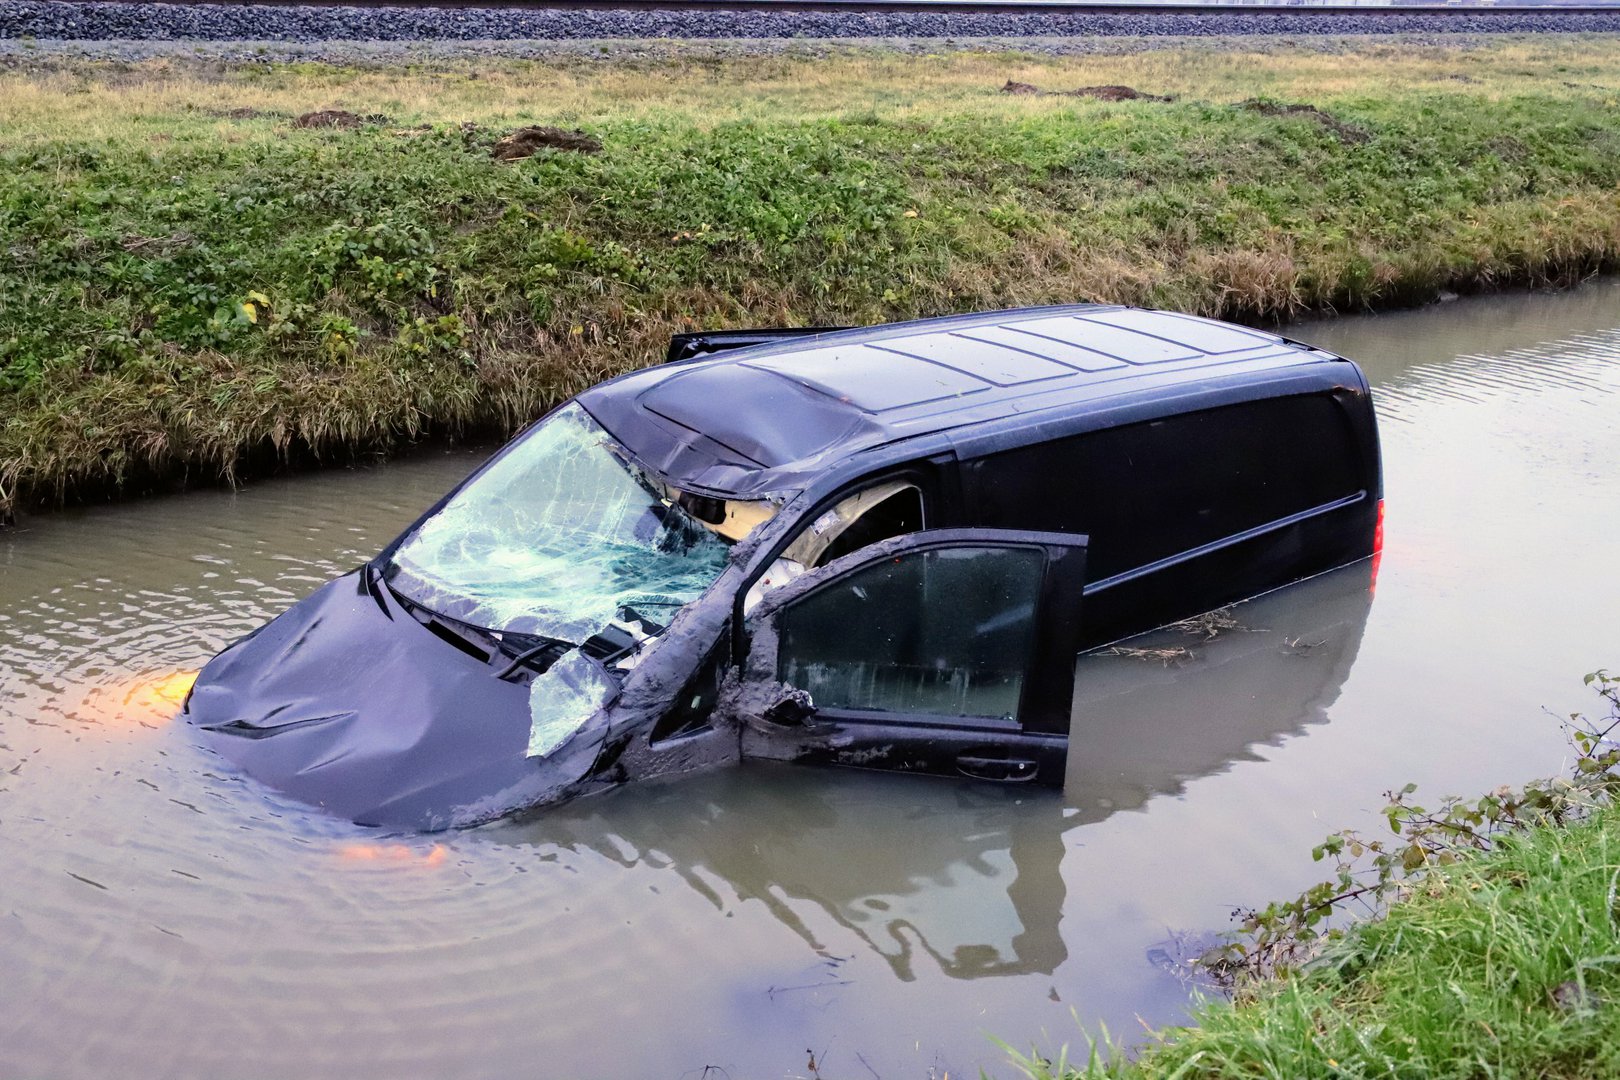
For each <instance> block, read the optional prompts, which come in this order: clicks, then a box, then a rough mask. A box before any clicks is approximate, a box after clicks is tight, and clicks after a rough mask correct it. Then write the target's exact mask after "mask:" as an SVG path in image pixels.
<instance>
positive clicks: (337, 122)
mask: <svg viewBox="0 0 1620 1080" xmlns="http://www.w3.org/2000/svg"><path fill="white" fill-rule="evenodd" d="M386 123H388V117H386V116H384V115H383V114H382V113H371V114H370V115H368V116H357V115H356V114H354V113H352V112H349V111H348V110H347V109H320V110H317V111H316V112H307V113H305V114H304V115H302V116H300V117H298V118H297V119H295V120H294V121H293V127H301V128H326V127H330V128H357V127H359V126H361V125H362V124H386Z"/></svg>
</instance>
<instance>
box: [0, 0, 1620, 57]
mask: <svg viewBox="0 0 1620 1080" xmlns="http://www.w3.org/2000/svg"><path fill="white" fill-rule="evenodd" d="M1540 31H1555V32H1563V33H1570V32H1609V33H1620V0H1611V2H1610V3H1607V4H1594V3H1590V2H1587V3H1582V4H1557V5H1551V4H1549V5H1538V4H1529V3H1524V2H1523V0H1517V2H1513V3H1502V4H1491V5H1485V4H1443V3H1432V2H1430V3H1421V4H1402V5H1399V6H1396V5H1388V4H1385V5H1366V6H1362V5H1357V4H1351V3H1345V2H1343V0H1339V2H1336V3H1328V4H1318V5H1285V4H1278V3H1275V2H1269V3H1254V4H1245V3H1234V2H1233V0H1217V2H1214V3H1208V4H1200V3H1194V2H1189V0H1150V2H1144V3H1131V2H1128V0H167V2H161V3H151V2H141V3H135V2H129V0H0V39H6V38H12V39H16V38H23V37H29V38H36V39H40V40H53V39H54V40H73V41H123V42H137V41H140V42H159V41H171V42H178V41H216V42H242V41H280V42H305V43H312V42H323V41H324V42H330V41H353V42H361V41H369V42H384V41H397V42H404V41H451V40H459V41H476V40H483V41H493V40H501V41H524V40H527V41H541V40H544V41H560V40H595V39H653V38H663V39H674V38H683V39H704V40H720V39H744V38H749V39H754V38H757V39H765V38H773V39H823V38H908V39H925V38H929V39H975V38H995V37H1005V38H1025V37H1050V38H1102V37H1120V36H1130V37H1174V36H1190V37H1216V36H1223V37H1224V36H1244V35H1278V34H1314V35H1327V36H1335V35H1381V34H1426V35H1436V34H1440V35H1443V34H1454V33H1468V34H1479V33H1532V32H1540ZM125 51H126V52H130V53H131V54H133V51H134V50H130V49H126V50H125Z"/></svg>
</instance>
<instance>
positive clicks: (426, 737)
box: [185, 567, 607, 830]
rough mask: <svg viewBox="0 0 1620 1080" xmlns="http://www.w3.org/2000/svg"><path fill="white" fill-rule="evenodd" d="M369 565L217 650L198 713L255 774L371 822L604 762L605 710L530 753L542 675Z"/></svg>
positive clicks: (455, 806) (557, 779)
mask: <svg viewBox="0 0 1620 1080" xmlns="http://www.w3.org/2000/svg"><path fill="white" fill-rule="evenodd" d="M371 574H372V571H371V570H370V568H369V567H368V568H362V569H360V570H356V571H354V572H351V573H349V574H345V575H344V576H342V577H340V578H338V579H336V580H335V581H332V582H329V583H328V584H326V585H325V586H323V587H322V588H320V589H319V590H317V591H316V592H315V593H314V594H312V595H311V596H309V597H308V598H306V599H305V600H303V601H301V602H299V603H298V604H296V605H294V606H293V607H292V608H290V609H289V610H288V611H286V612H284V613H283V614H282V615H280V616H279V617H278V618H276V619H275V620H273V621H272V622H270V623H268V624H267V625H265V626H264V627H262V628H261V629H259V630H258V631H256V632H254V633H252V634H250V635H249V636H248V637H246V638H244V639H242V640H241V641H239V642H237V643H236V644H235V645H233V646H231V647H230V648H228V649H226V650H225V651H224V652H222V653H220V654H219V655H218V656H216V657H215V658H214V659H213V660H212V661H211V662H210V663H209V664H208V666H207V667H205V668H203V670H202V672H201V674H200V675H199V676H198V678H197V684H196V687H195V689H193V691H192V693H191V697H190V699H189V700H188V701H187V703H186V707H185V716H186V719H187V721H188V722H189V723H191V724H193V725H195V726H196V727H198V728H201V729H202V730H204V731H205V732H207V733H208V742H209V744H210V745H211V746H212V747H213V748H214V749H216V750H217V751H219V753H221V754H222V755H224V756H225V757H226V758H228V759H229V760H230V761H231V762H233V763H234V764H235V765H237V766H238V767H240V768H241V769H242V770H243V771H244V772H246V773H247V774H248V775H250V776H252V777H254V778H255V779H257V780H260V781H262V782H264V783H265V784H268V785H270V786H271V787H274V788H277V789H279V790H281V791H284V792H286V793H287V794H289V795H291V796H292V797H294V798H296V799H299V800H301V801H303V802H308V803H312V804H314V805H316V806H320V807H322V808H324V809H326V810H328V811H330V812H332V813H334V814H340V815H342V816H343V817H346V818H349V819H351V820H353V821H356V822H358V823H360V824H365V825H382V826H387V827H390V828H409V829H424V830H435V829H444V828H451V827H455V826H462V825H471V824H476V823H478V822H480V821H487V820H490V819H492V818H495V817H499V816H501V815H502V814H505V813H509V812H511V811H513V810H516V809H521V808H523V807H527V806H533V805H536V804H538V803H542V802H547V801H551V800H552V799H555V798H559V797H561V796H563V795H564V794H566V793H567V791H568V789H569V788H570V787H571V786H573V785H574V784H576V783H577V782H578V781H580V780H582V779H583V778H584V777H585V776H586V775H587V774H588V773H589V771H590V770H591V768H592V767H593V765H594V764H595V762H596V759H597V756H598V752H599V751H600V749H601V745H602V741H603V735H604V734H605V732H606V730H607V725H606V722H605V720H604V719H603V717H602V716H601V715H600V714H598V715H597V716H594V717H592V718H591V719H590V720H588V721H586V722H585V724H584V726H583V727H582V728H581V729H580V730H579V731H578V732H576V733H575V734H574V735H573V736H572V737H571V738H569V739H568V740H567V741H566V742H565V743H563V744H562V745H561V746H559V747H557V748H556V750H555V752H554V753H552V754H550V755H548V756H546V757H545V758H543V759H536V758H530V757H527V756H525V755H526V752H527V750H528V748H529V742H530V734H531V727H532V718H531V715H530V688H529V687H528V686H526V685H524V684H523V683H522V682H510V681H505V680H502V679H498V678H496V677H495V676H496V673H497V671H498V670H499V668H498V667H496V666H492V665H491V664H489V663H483V662H480V661H479V660H478V659H477V658H476V657H474V656H471V655H469V654H468V653H466V652H464V651H462V650H461V649H458V648H456V647H455V646H454V645H452V644H450V643H448V642H447V641H444V640H442V639H440V638H439V637H438V636H436V635H435V634H434V633H433V632H432V631H431V630H429V629H428V628H427V627H425V626H423V625H422V624H421V623H419V622H417V621H416V620H415V619H413V618H412V617H411V616H410V615H409V614H408V613H407V612H406V611H405V610H404V609H403V608H401V607H400V606H399V605H398V603H397V602H396V601H395V600H394V599H393V597H392V596H391V595H390V594H389V593H388V590H387V589H386V588H384V587H382V586H381V585H374V584H373V582H372V579H371Z"/></svg>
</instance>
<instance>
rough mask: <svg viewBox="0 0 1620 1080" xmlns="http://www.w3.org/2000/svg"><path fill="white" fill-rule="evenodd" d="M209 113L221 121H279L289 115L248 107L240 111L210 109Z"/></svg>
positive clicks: (239, 109)
mask: <svg viewBox="0 0 1620 1080" xmlns="http://www.w3.org/2000/svg"><path fill="white" fill-rule="evenodd" d="M208 113H209V115H210V116H217V117H219V118H220V119H221V120H264V119H267V118H273V119H277V120H279V119H282V118H284V117H285V116H286V115H287V114H286V113H284V112H270V111H267V110H265V109H251V108H246V107H244V108H238V109H209V110H208Z"/></svg>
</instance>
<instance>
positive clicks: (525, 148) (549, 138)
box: [490, 127, 602, 161]
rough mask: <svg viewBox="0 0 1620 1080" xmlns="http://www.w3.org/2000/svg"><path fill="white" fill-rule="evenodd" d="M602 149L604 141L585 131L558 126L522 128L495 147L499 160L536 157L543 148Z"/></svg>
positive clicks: (579, 150)
mask: <svg viewBox="0 0 1620 1080" xmlns="http://www.w3.org/2000/svg"><path fill="white" fill-rule="evenodd" d="M601 149H602V140H600V139H598V138H596V137H595V136H594V135H587V134H585V133H584V132H583V131H577V130H576V131H564V130H563V129H562V128H555V127H521V128H518V129H517V130H516V131H514V132H512V133H510V134H508V135H506V136H505V137H503V138H502V139H501V140H500V141H499V142H497V143H496V144H495V145H494V146H493V147H492V148H491V149H490V153H491V154H493V155H494V156H495V158H496V160H498V161H516V160H518V159H519V158H526V157H533V156H534V155H535V154H537V153H539V152H540V151H541V150H573V151H576V152H578V153H581V154H595V153H598V152H600V151H601Z"/></svg>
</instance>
